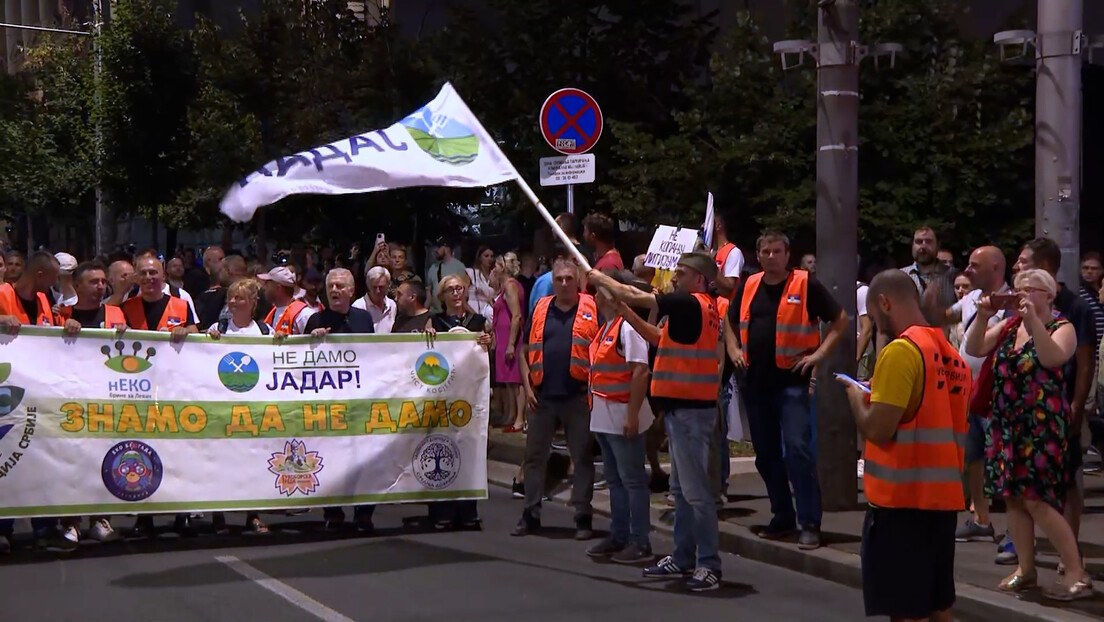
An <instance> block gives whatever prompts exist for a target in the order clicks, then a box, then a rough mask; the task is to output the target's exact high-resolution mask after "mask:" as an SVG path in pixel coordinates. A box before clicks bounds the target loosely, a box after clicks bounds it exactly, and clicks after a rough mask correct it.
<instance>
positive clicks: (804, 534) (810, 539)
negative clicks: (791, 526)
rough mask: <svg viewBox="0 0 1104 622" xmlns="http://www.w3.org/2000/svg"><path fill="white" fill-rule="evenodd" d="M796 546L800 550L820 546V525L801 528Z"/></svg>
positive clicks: (808, 549)
mask: <svg viewBox="0 0 1104 622" xmlns="http://www.w3.org/2000/svg"><path fill="white" fill-rule="evenodd" d="M797 548H799V549H801V550H802V551H811V550H813V549H819V548H820V527H807V528H805V529H802V530H801V535H799V536H798V537H797Z"/></svg>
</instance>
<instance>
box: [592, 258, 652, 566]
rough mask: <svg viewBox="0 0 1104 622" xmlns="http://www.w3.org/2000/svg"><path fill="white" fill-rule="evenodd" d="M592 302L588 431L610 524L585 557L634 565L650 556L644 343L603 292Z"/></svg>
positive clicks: (647, 376) (647, 378) (649, 419)
mask: <svg viewBox="0 0 1104 622" xmlns="http://www.w3.org/2000/svg"><path fill="white" fill-rule="evenodd" d="M622 272H623V271H622ZM627 276H629V277H631V276H632V275H631V273H628V275H627ZM615 278H618V277H615ZM618 280H620V281H625V280H626V279H625V278H624V276H621V278H618ZM627 280H628V282H629V283H631V282H632V280H634V279H627ZM596 302H597V303H598V310H599V312H600V313H601V314H602V317H603V318H605V319H606V323H605V324H604V325H603V326H602V327H601V329H599V331H598V336H597V338H596V339H595V341H594V343H592V344H591V346H590V358H591V366H590V389H591V394H592V396H593V398H592V399H593V402H592V405H591V411H590V412H591V414H590V431H591V432H594V433H596V435H597V437H598V444H599V445H600V446H601V448H602V457H603V461H604V467H605V469H604V472H605V475H606V482H607V483H608V485H609V494H610V520H611V524H610V535H609V536H608V537H607V538H605V539H604V540H602V541H601V542H599V543H597V544H595V545H594V546H592V547H590V548H589V549H587V555H589V556H590V557H602V558H610V559H611V561H613V562H615V563H620V564H637V563H640V562H643V561H650V560H651V559H652V557H653V556H652V545H651V542H650V541H649V539H648V531H649V529H650V520H651V519H650V515H649V500H648V499H649V495H650V491H649V490H648V475H647V473H646V471H645V469H644V462H645V457H644V453H645V435H644V434H643V432H644V431H646V430H647V429H648V428H650V427H651V426H652V421H653V420H654V419H655V416H654V415H653V414H652V411H651V408H650V406H649V405H648V400H647V393H648V383H649V381H650V376H651V374H650V372H649V369H648V344H647V343H646V342H645V341H644V338H643V337H641V336H640V334H639V333H638V332H636V330H635V329H633V327H632V326H630V325H629V323H628V322H626V321H625V319H624V317H622V316H621V311H620V307H619V304H618V303H617V302H616V301H615V300H613V299H611V298H610V297H609V296H608V294H606V293H605V292H604V291H603V290H600V291H599V292H598V295H597V298H596Z"/></svg>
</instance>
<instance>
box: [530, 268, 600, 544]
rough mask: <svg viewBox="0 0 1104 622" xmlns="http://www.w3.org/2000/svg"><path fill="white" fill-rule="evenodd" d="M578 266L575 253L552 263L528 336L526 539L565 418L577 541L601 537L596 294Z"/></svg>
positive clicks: (534, 527)
mask: <svg viewBox="0 0 1104 622" xmlns="http://www.w3.org/2000/svg"><path fill="white" fill-rule="evenodd" d="M579 276H580V275H579V265H578V264H577V263H575V260H574V259H571V258H569V257H564V256H561V257H557V258H556V260H555V261H554V262H553V263H552V291H553V295H551V296H545V297H543V298H541V299H540V300H539V301H538V302H537V305H536V308H535V309H534V311H533V316H532V317H531V318H529V325H528V326H527V327H526V330H525V332H524V333H523V336H522V348H521V353H520V354H519V355H518V360H519V361H520V363H521V365H520V367H521V382H522V386H523V388H524V390H525V397H526V400H527V401H528V403H529V407H530V408H532V409H533V410H534V411H535V412H534V414H533V416H532V417H531V418H530V419H529V434H528V435H527V436H526V439H525V463H524V464H523V467H522V468H523V469H524V473H525V510H524V512H523V513H522V516H521V520H520V521H518V524H517V527H515V528H514V530H513V532H511V535H514V536H525V535H528V534H530V533H533V532H535V531H538V530H539V529H540V527H541V524H540V514H541V499H542V498H543V497H544V495H545V491H544V487H545V475H546V472H547V469H548V458H549V455H550V454H551V452H552V437H553V435H554V434H555V433H556V420H557V417H558V418H559V419H560V420H561V421H562V422H563V427H564V432H565V434H566V435H567V448H568V452H569V453H570V454H571V460H572V461H573V462H574V464H575V476H574V479H573V480H572V485H571V505H573V506H574V507H575V539H576V540H589V539H590V538H592V537H594V531H593V527H592V522H593V515H594V509H593V507H592V506H591V500H592V499H593V497H594V462H593V457H592V456H591V453H590V408H589V407H588V406H587V399H586V392H587V382H588V380H589V379H590V343H591V342H592V341H594V338H595V337H596V336H597V335H598V308H597V306H596V305H595V303H594V298H592V297H591V296H588V295H587V294H582V293H580V285H581V283H580V280H581V279H580V278H579Z"/></svg>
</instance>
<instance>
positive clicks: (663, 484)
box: [648, 471, 671, 493]
mask: <svg viewBox="0 0 1104 622" xmlns="http://www.w3.org/2000/svg"><path fill="white" fill-rule="evenodd" d="M670 489H671V476H670V475H667V474H666V473H664V472H663V471H660V472H659V473H656V472H654V471H653V472H652V478H651V479H650V480H648V490H650V491H652V492H654V493H660V492H667V491H668V490H670Z"/></svg>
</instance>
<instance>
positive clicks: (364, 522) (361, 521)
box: [356, 515, 376, 534]
mask: <svg viewBox="0 0 1104 622" xmlns="http://www.w3.org/2000/svg"><path fill="white" fill-rule="evenodd" d="M356 530H357V532H358V533H364V534H371V533H374V532H375V531H376V526H375V525H374V524H373V523H372V517H370V516H366V515H361V516H358V517H357V518H356Z"/></svg>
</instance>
